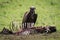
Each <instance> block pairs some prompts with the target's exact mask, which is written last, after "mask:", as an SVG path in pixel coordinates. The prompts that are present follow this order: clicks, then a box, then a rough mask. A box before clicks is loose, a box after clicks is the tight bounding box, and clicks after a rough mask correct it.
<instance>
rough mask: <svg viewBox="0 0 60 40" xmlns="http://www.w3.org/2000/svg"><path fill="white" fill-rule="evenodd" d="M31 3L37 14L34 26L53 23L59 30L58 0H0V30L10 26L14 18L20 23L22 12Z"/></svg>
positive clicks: (59, 11)
mask: <svg viewBox="0 0 60 40" xmlns="http://www.w3.org/2000/svg"><path fill="white" fill-rule="evenodd" d="M32 5H33V6H35V7H36V14H38V18H37V21H36V24H35V26H45V25H55V26H56V28H57V30H58V31H60V24H59V23H60V0H0V30H2V29H3V27H6V28H9V27H11V25H10V23H11V21H14V20H17V21H19V22H20V23H21V22H22V18H23V15H24V13H25V12H26V11H28V10H29V7H30V6H32ZM20 25H21V24H20ZM8 37H9V36H8ZM2 39H3V38H2ZM43 39H45V38H44V37H43ZM51 39H53V38H51ZM58 39H59V38H58ZM53 40H54V39H53Z"/></svg>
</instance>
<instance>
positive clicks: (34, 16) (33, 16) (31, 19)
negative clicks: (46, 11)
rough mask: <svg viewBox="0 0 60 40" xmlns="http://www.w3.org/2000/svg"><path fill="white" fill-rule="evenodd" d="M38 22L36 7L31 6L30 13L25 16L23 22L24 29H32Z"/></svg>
mask: <svg viewBox="0 0 60 40" xmlns="http://www.w3.org/2000/svg"><path fill="white" fill-rule="evenodd" d="M36 20H37V14H36V13H35V7H34V6H31V7H30V11H29V12H26V13H25V14H24V17H23V20H22V25H23V28H28V27H31V26H32V25H34V24H35V23H36ZM29 23H30V24H29ZM27 25H28V26H27Z"/></svg>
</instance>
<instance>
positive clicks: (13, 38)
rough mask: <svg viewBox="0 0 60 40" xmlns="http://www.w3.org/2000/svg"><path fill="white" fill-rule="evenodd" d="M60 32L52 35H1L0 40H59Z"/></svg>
mask: <svg viewBox="0 0 60 40" xmlns="http://www.w3.org/2000/svg"><path fill="white" fill-rule="evenodd" d="M59 39H60V32H56V33H52V34H32V35H2V34H0V40H59Z"/></svg>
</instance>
